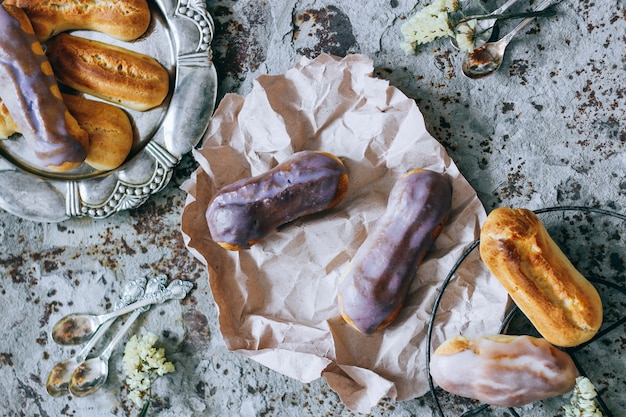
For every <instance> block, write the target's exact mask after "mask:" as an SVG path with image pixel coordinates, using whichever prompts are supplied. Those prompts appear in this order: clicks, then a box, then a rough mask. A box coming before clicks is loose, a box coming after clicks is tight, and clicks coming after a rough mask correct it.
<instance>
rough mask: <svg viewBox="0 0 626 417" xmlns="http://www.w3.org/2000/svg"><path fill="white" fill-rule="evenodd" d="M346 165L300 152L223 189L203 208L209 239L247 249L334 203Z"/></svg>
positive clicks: (323, 155)
mask: <svg viewBox="0 0 626 417" xmlns="http://www.w3.org/2000/svg"><path fill="white" fill-rule="evenodd" d="M345 175H347V169H346V167H345V166H344V165H343V164H342V163H341V162H340V161H339V160H338V159H336V158H334V157H332V156H329V155H326V154H323V153H319V152H314V151H302V152H298V153H296V154H294V155H293V156H292V157H291V158H290V159H289V160H287V161H285V162H283V163H282V164H280V165H277V166H276V167H274V168H273V169H271V170H270V171H268V172H266V173H263V174H261V175H259V176H256V177H251V178H244V179H242V180H239V181H237V182H234V183H232V184H229V185H227V186H225V187H223V188H222V189H221V190H219V191H218V193H217V194H216V195H215V196H214V197H213V199H212V201H211V203H210V204H209V207H208V209H207V212H206V219H207V223H208V226H209V231H210V233H211V237H212V238H213V240H215V241H216V242H225V243H227V244H230V245H234V246H236V247H238V248H241V249H247V248H249V247H250V246H251V245H252V244H254V243H255V242H257V241H258V240H259V239H261V238H263V237H265V236H267V234H269V233H270V232H272V231H273V230H275V229H276V228H277V227H278V226H280V225H283V224H285V223H288V222H290V221H293V220H295V219H297V218H299V217H302V216H306V215H308V214H312V213H317V212H320V211H322V210H324V209H326V208H328V207H329V206H330V205H334V204H335V203H336V197H337V193H338V185H339V183H340V180H341V177H342V176H345Z"/></svg>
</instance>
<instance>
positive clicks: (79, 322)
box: [52, 280, 193, 345]
mask: <svg viewBox="0 0 626 417" xmlns="http://www.w3.org/2000/svg"><path fill="white" fill-rule="evenodd" d="M192 285H193V284H191V283H189V282H186V281H180V280H176V281H174V282H172V284H170V286H171V287H172V289H171V290H170V291H163V292H157V293H155V294H146V295H145V296H144V297H142V298H141V299H140V300H139V301H137V302H134V303H132V304H130V305H128V306H126V307H123V308H120V309H119V310H116V311H111V312H110V313H106V314H100V315H96V314H89V313H75V314H70V315H67V316H65V317H63V318H62V319H61V320H59V321H58V322H57V323H56V324H55V325H54V326H53V327H52V339H53V340H54V341H55V342H56V343H58V344H60V345H77V344H81V343H84V342H86V341H87V340H88V339H89V338H91V336H93V334H94V333H95V332H96V330H98V328H99V327H100V326H101V325H102V324H103V323H106V322H107V321H109V320H111V319H113V318H115V317H119V316H122V315H124V314H127V313H130V312H132V311H135V310H137V309H138V308H142V307H145V306H148V305H151V304H159V303H162V302H164V301H166V300H169V299H179V300H182V299H183V298H185V297H186V296H187V291H189V289H190V288H191V286H192ZM188 288H189V289H188Z"/></svg>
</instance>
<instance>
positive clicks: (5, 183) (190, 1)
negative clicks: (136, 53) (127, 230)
mask: <svg viewBox="0 0 626 417" xmlns="http://www.w3.org/2000/svg"><path fill="white" fill-rule="evenodd" d="M151 7H152V8H153V16H154V15H155V14H156V15H158V17H156V16H155V19H153V20H155V21H157V23H156V25H158V26H160V28H159V31H160V33H158V34H155V35H154V36H155V37H156V38H155V39H154V40H153V41H151V40H150V37H151V36H153V35H151V34H148V35H147V37H146V39H144V40H143V43H139V44H137V45H139V46H137V45H133V44H131V45H130V47H129V49H140V51H141V48H143V47H144V45H149V48H152V49H153V51H152V52H154V51H155V50H156V49H160V48H161V47H162V42H163V41H164V40H167V41H168V42H167V43H168V44H169V49H170V50H169V51H165V54H170V55H171V61H172V62H171V64H170V65H169V67H170V68H168V70H169V71H170V73H171V77H170V79H171V82H172V84H173V85H172V88H171V89H170V90H171V92H170V96H169V97H168V99H166V103H164V105H163V106H162V107H163V108H162V109H160V110H159V111H158V112H157V116H155V117H156V119H154V117H152V119H149V122H148V123H152V124H154V126H149V127H148V128H142V129H139V130H141V131H142V133H141V134H142V135H143V136H144V137H142V138H140V139H139V142H140V143H139V144H138V145H136V146H134V147H137V149H135V150H134V151H132V152H131V157H129V160H128V161H127V162H126V163H125V164H124V165H122V166H121V167H120V168H118V169H117V170H114V171H110V172H106V173H101V174H94V175H90V176H89V175H87V176H80V175H77V176H72V175H68V176H67V177H63V175H57V176H56V177H55V176H47V175H38V174H37V173H36V172H31V171H29V170H27V169H26V170H25V169H22V168H21V167H19V166H18V165H19V164H15V163H13V162H11V161H9V160H8V159H10V158H7V159H5V158H1V157H0V208H2V209H4V210H6V211H8V212H9V213H12V214H15V215H17V216H19V217H22V218H25V219H28V220H33V221H39V222H59V221H63V220H67V219H69V218H72V217H80V216H88V217H92V218H105V217H108V216H110V215H112V214H114V213H117V212H119V211H122V210H128V209H132V208H135V207H138V206H140V205H141V204H143V203H144V202H145V201H146V200H148V198H149V197H150V196H151V195H152V194H154V193H156V192H158V191H160V190H162V189H163V188H164V187H165V186H166V185H167V184H168V183H169V181H170V179H171V176H172V171H173V169H174V167H175V166H176V165H177V164H178V163H179V162H180V159H181V158H182V156H183V155H184V154H186V153H188V152H189V151H191V149H192V148H193V147H194V146H195V145H196V144H197V143H198V142H199V141H200V139H201V137H202V135H203V134H204V132H205V131H206V129H207V127H208V124H209V120H210V117H211V115H212V113H213V110H214V106H215V101H216V96H217V74H216V72H215V67H214V65H213V62H212V54H211V42H212V40H213V33H214V24H213V19H212V18H211V16H210V14H209V13H208V11H207V10H206V5H205V3H204V2H203V1H202V0H199V1H198V0H155V3H154V4H151ZM154 12H156V13H154ZM152 26H153V27H152V30H153V31H154V29H155V23H154V22H153V25H152ZM150 30H151V29H149V31H150ZM98 36H99V34H95V36H90V37H93V38H98ZM111 43H116V42H111ZM122 44H123V43H122ZM150 44H152V45H150ZM164 49H167V48H164ZM141 52H144V51H141ZM146 53H147V54H149V55H150V54H151V53H150V52H146ZM152 55H153V54H152ZM138 117H142V116H141V115H139V116H138Z"/></svg>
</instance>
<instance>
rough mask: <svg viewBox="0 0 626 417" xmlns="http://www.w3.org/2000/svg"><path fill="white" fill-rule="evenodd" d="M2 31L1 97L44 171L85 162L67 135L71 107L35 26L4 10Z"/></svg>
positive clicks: (82, 152)
mask: <svg viewBox="0 0 626 417" xmlns="http://www.w3.org/2000/svg"><path fill="white" fill-rule="evenodd" d="M6 7H9V6H6ZM18 10H19V9H18ZM0 27H2V31H0V97H1V98H2V101H3V102H4V104H5V105H6V107H7V109H8V110H9V113H10V114H11V117H12V118H13V120H14V121H15V124H16V125H17V127H18V128H19V131H20V132H21V133H22V135H23V136H24V138H25V140H26V143H27V144H28V146H29V147H30V148H31V149H32V150H33V152H34V153H35V156H36V157H37V158H38V159H39V160H40V161H41V163H42V164H43V165H44V166H47V165H53V166H57V165H61V164H62V163H64V162H82V161H83V160H84V159H85V157H86V155H87V152H86V150H85V148H84V147H83V146H82V145H81V144H80V143H79V142H78V141H77V140H76V139H75V138H74V137H73V136H72V135H71V134H70V133H69V131H68V127H67V123H66V113H67V108H66V106H65V104H64V103H63V100H62V98H61V93H60V91H59V87H58V85H57V83H56V79H55V78H54V75H53V74H52V69H51V67H50V64H49V62H48V60H47V58H46V56H45V55H44V53H43V50H42V48H41V45H40V44H39V41H38V40H37V37H36V36H35V34H34V32H33V31H32V27H26V28H24V27H23V26H22V24H21V22H20V21H19V20H18V19H16V18H15V17H13V16H12V15H11V14H10V13H9V12H7V10H6V9H5V6H0Z"/></svg>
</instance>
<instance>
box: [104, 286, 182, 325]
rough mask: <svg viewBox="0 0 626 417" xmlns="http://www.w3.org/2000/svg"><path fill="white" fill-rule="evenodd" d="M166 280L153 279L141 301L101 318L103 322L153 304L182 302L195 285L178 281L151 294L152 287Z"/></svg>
mask: <svg viewBox="0 0 626 417" xmlns="http://www.w3.org/2000/svg"><path fill="white" fill-rule="evenodd" d="M165 279H166V278H165V276H164V275H160V276H158V277H155V278H151V279H150V281H149V282H148V287H147V288H146V293H145V295H144V296H143V297H141V299H140V300H139V301H136V302H134V303H132V304H129V305H127V306H126V307H123V308H120V309H119V310H116V311H112V312H110V313H107V314H103V315H102V316H101V321H102V322H103V323H104V322H106V321H109V320H111V319H113V318H115V317H119V316H122V315H124V314H127V313H130V312H132V311H135V310H137V309H139V308H145V307H148V306H150V305H152V304H161V303H163V302H165V301H167V300H173V299H176V300H182V299H183V298H185V297H186V296H187V294H188V293H189V291H190V290H191V289H192V288H193V284H192V283H191V282H189V281H182V280H180V279H177V280H174V281H172V282H171V283H170V285H168V286H167V287H164V288H162V289H160V290H157V291H156V292H150V286H151V285H159V282H164V280H165Z"/></svg>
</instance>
